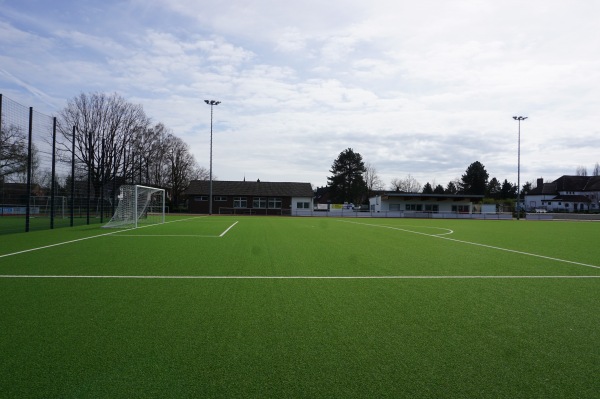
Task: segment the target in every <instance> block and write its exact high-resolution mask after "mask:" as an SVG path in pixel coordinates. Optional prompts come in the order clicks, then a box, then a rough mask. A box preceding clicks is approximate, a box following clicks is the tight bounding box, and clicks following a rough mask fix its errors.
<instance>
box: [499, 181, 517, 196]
mask: <svg viewBox="0 0 600 399" xmlns="http://www.w3.org/2000/svg"><path fill="white" fill-rule="evenodd" d="M516 197H517V186H515V185H513V184H511V183H509V182H508V180H506V179H504V182H503V183H502V189H501V190H500V198H502V199H508V198H516Z"/></svg>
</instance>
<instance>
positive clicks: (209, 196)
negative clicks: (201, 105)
mask: <svg viewBox="0 0 600 399" xmlns="http://www.w3.org/2000/svg"><path fill="white" fill-rule="evenodd" d="M204 102H205V103H207V104H208V105H210V172H209V173H210V174H209V179H210V181H209V183H208V184H209V186H208V187H209V189H208V214H209V215H212V203H213V200H212V199H213V195H212V180H213V179H212V136H213V135H212V132H213V106H215V105H219V104H221V101H215V100H204Z"/></svg>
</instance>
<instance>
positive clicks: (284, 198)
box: [184, 180, 313, 215]
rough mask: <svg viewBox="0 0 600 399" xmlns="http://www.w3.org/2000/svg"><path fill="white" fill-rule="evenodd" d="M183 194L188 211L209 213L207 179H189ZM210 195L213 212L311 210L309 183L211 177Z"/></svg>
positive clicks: (311, 191)
mask: <svg viewBox="0 0 600 399" xmlns="http://www.w3.org/2000/svg"><path fill="white" fill-rule="evenodd" d="M184 196H185V197H186V199H187V202H188V210H189V211H190V212H192V213H209V208H210V207H209V196H210V181H208V180H193V181H192V182H191V183H190V186H189V187H188V188H187V190H185V192H184ZM212 196H213V198H212V212H213V214H249V215H290V214H292V212H294V211H296V210H301V209H307V210H312V209H313V189H312V186H311V185H310V183H289V182H261V181H260V180H257V181H220V180H213V182H212Z"/></svg>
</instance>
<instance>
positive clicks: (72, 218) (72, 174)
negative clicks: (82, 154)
mask: <svg viewBox="0 0 600 399" xmlns="http://www.w3.org/2000/svg"><path fill="white" fill-rule="evenodd" d="M75 129H77V128H76V127H75V126H73V141H72V142H71V222H70V224H71V227H73V222H74V219H75Z"/></svg>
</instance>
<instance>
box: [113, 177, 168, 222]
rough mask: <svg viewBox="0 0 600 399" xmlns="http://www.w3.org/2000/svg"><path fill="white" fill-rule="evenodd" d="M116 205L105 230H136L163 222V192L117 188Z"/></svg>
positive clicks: (144, 188)
mask: <svg viewBox="0 0 600 399" xmlns="http://www.w3.org/2000/svg"><path fill="white" fill-rule="evenodd" d="M118 200H119V202H118V204H117V208H116V209H115V213H114V215H113V216H112V218H111V219H110V221H109V222H108V223H106V224H105V225H104V226H102V227H106V228H111V227H112V228H137V227H138V226H140V225H151V224H160V223H164V222H165V190H164V189H162V188H156V187H147V186H140V185H123V186H121V187H120V188H119V196H118Z"/></svg>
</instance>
